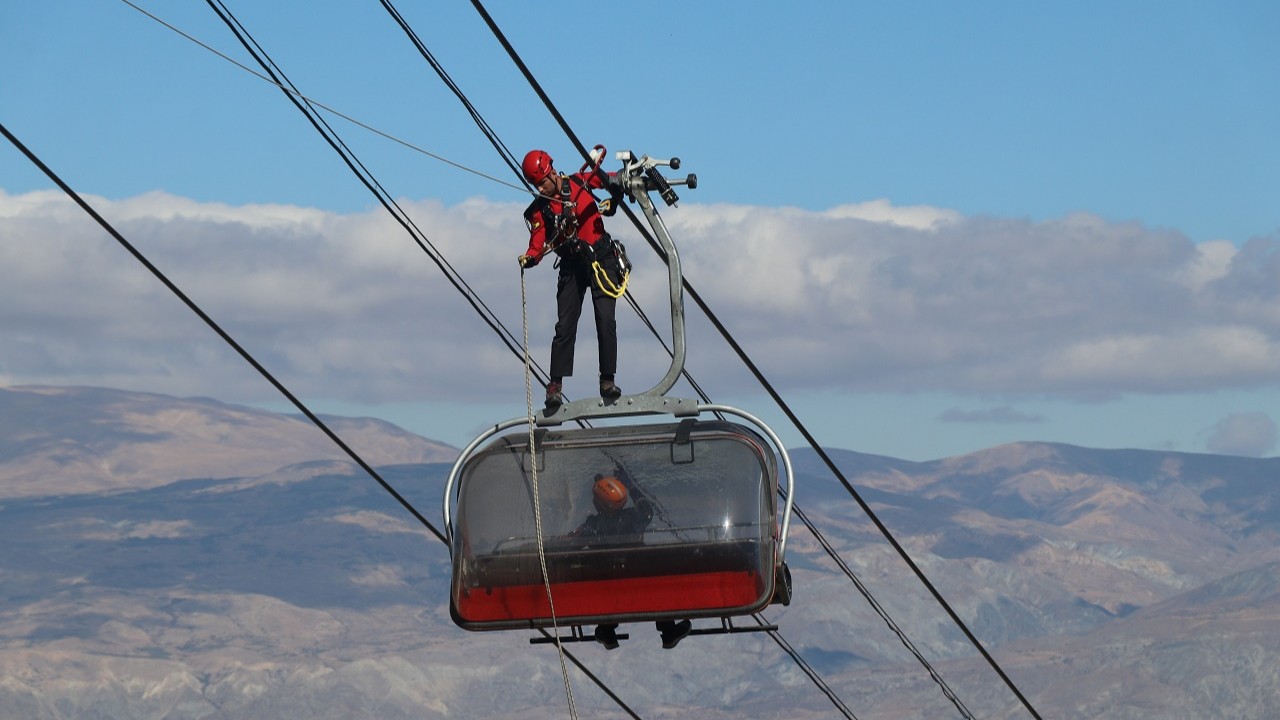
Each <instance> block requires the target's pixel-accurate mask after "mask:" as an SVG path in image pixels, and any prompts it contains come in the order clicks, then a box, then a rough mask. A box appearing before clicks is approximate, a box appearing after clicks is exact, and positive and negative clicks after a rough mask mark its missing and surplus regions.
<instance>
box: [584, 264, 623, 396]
mask: <svg viewBox="0 0 1280 720" xmlns="http://www.w3.org/2000/svg"><path fill="white" fill-rule="evenodd" d="M608 272H609V274H610V276H612V275H614V274H615V272H614V271H613V270H612V269H609V270H608ZM591 305H592V307H593V308H594V309H595V317H596V343H597V349H598V352H599V354H600V397H603V398H606V399H613V398H617V397H620V396H621V395H622V390H620V389H618V385H617V384H616V383H615V382H614V374H615V373H616V372H617V370H618V321H617V308H618V301H617V300H616V299H614V298H611V297H609V296H608V295H606V294H604V292H603V291H601V290H600V288H599V287H597V286H596V285H595V283H594V282H593V283H592V284H591Z"/></svg>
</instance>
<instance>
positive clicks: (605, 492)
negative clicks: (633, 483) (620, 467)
mask: <svg viewBox="0 0 1280 720" xmlns="http://www.w3.org/2000/svg"><path fill="white" fill-rule="evenodd" d="M591 499H592V501H594V502H595V504H596V510H599V511H600V512H605V511H607V510H621V509H622V506H623V505H626V504H627V486H626V485H623V484H622V481H621V480H619V479H618V478H616V477H613V476H612V475H606V476H604V477H602V478H599V479H597V480H596V485H595V487H594V488H592V489H591Z"/></svg>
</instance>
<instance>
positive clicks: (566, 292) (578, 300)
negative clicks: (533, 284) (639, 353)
mask: <svg viewBox="0 0 1280 720" xmlns="http://www.w3.org/2000/svg"><path fill="white" fill-rule="evenodd" d="M602 267H604V269H605V272H607V273H608V274H609V277H610V279H612V280H613V281H614V282H615V283H618V282H621V280H622V278H621V276H620V273H619V271H618V267H617V263H616V261H614V262H605V263H602ZM588 290H590V291H591V306H592V307H593V308H594V309H595V316H596V343H597V344H598V346H599V353H600V374H601V375H613V374H614V373H615V372H617V370H618V322H617V320H616V319H615V312H616V309H617V304H618V301H617V300H616V299H614V298H611V297H609V296H608V295H606V294H604V292H603V291H602V290H601V289H600V288H599V287H598V286H597V285H596V283H595V281H594V279H593V275H592V270H591V263H590V262H589V261H587V260H585V259H584V258H583V257H581V256H577V255H574V256H570V257H565V258H561V260H560V277H559V278H558V279H557V281H556V308H557V311H558V313H559V319H558V320H557V321H556V335H555V338H553V339H552V340H551V377H556V378H564V377H569V376H570V375H573V351H574V346H575V344H576V343H577V339H578V320H579V319H580V318H581V317H582V304H583V301H584V300H585V299H586V293H587V291H588Z"/></svg>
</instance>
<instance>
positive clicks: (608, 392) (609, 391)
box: [600, 378, 622, 400]
mask: <svg viewBox="0 0 1280 720" xmlns="http://www.w3.org/2000/svg"><path fill="white" fill-rule="evenodd" d="M600 397H602V398H604V399H605V400H617V399H618V398H620V397H622V389H621V388H619V387H618V386H617V385H616V384H614V382H613V378H609V379H608V380H604V379H602V380H600Z"/></svg>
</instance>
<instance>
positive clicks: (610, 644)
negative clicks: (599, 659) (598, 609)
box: [596, 625, 618, 650]
mask: <svg viewBox="0 0 1280 720" xmlns="http://www.w3.org/2000/svg"><path fill="white" fill-rule="evenodd" d="M596 642H598V643H600V644H601V645H603V646H604V649H605V650H612V649H614V648H616V647H618V626H617V625H597V626H596Z"/></svg>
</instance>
